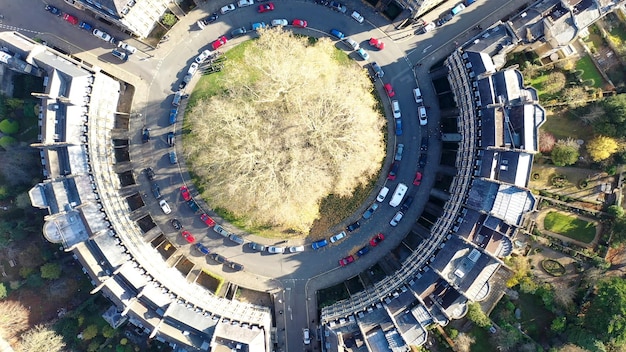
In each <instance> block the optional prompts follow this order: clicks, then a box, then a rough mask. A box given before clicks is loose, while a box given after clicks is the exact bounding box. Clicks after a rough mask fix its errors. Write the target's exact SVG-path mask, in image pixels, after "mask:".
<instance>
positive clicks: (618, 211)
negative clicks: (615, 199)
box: [608, 204, 624, 218]
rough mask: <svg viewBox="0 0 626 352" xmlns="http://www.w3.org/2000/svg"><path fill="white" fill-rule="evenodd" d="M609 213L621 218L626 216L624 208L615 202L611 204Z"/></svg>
mask: <svg viewBox="0 0 626 352" xmlns="http://www.w3.org/2000/svg"><path fill="white" fill-rule="evenodd" d="M608 213H609V214H611V215H613V216H614V217H616V218H621V217H622V216H624V208H622V207H621V206H619V205H616V204H613V205H610V206H609V209H608Z"/></svg>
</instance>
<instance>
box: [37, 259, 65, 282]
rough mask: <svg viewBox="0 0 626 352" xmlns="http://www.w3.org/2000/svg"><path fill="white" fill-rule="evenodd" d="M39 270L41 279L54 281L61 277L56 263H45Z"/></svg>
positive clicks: (59, 267)
mask: <svg viewBox="0 0 626 352" xmlns="http://www.w3.org/2000/svg"><path fill="white" fill-rule="evenodd" d="M39 270H41V278H42V279H49V280H54V279H58V278H59V277H61V266H60V265H59V264H57V263H46V264H44V265H42V266H41V268H39Z"/></svg>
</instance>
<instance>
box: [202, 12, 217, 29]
mask: <svg viewBox="0 0 626 352" xmlns="http://www.w3.org/2000/svg"><path fill="white" fill-rule="evenodd" d="M217 17H218V16H217V12H214V13H213V14H211V16H209V17H205V18H203V19H201V20H200V21H202V24H203V25H205V26H207V25H208V24H209V23H213V22H215V21H217Z"/></svg>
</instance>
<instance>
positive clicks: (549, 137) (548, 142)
mask: <svg viewBox="0 0 626 352" xmlns="http://www.w3.org/2000/svg"><path fill="white" fill-rule="evenodd" d="M555 144H556V138H555V137H554V135H553V134H552V133H550V132H546V131H544V130H539V151H540V152H542V153H550V152H551V151H552V148H554V145H555Z"/></svg>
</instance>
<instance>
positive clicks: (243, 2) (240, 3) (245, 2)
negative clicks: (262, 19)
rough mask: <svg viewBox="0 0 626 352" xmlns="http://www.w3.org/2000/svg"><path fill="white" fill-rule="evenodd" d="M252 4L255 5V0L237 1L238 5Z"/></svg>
mask: <svg viewBox="0 0 626 352" xmlns="http://www.w3.org/2000/svg"><path fill="white" fill-rule="evenodd" d="M252 5H254V0H239V2H237V6H238V7H246V6H252Z"/></svg>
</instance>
